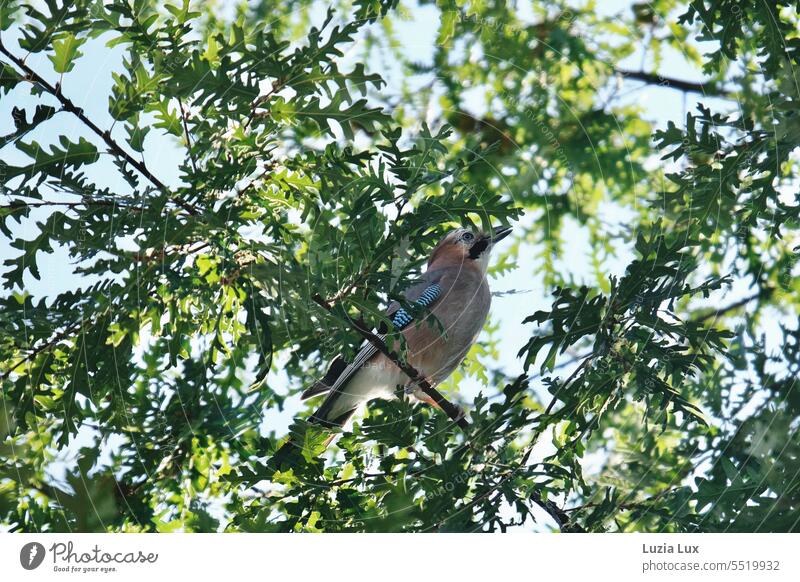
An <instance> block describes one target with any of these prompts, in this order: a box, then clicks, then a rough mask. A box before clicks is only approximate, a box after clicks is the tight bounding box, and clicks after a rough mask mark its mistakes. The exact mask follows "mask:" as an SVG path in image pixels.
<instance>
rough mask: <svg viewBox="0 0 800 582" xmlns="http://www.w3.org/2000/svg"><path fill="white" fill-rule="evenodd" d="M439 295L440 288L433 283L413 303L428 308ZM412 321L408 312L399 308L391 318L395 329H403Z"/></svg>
mask: <svg viewBox="0 0 800 582" xmlns="http://www.w3.org/2000/svg"><path fill="white" fill-rule="evenodd" d="M441 294H442V288H441V287H439V285H438V284H436V283H434V284H433V285H431V286H430V287H428V288H427V289H425V291H423V292H422V295H420V296H419V299H417V300H416V301H415V302H414V303H415V304H416V305H419V306H420V307H428V306H429V305H430V304H431V303H433V302H434V301H436V300H437V299H438V298H439V295H441ZM413 320H414V318H413V317H411V315H410V314H409V313H408V311H406V310H405V309H403V308H402V307H401V308H400V309H398V310H397V311H395V313H394V315H393V316H392V325H394V326H395V328H397V329H403V328H404V327H406V326H407V325H408V324H409V323H411V322H412V321H413Z"/></svg>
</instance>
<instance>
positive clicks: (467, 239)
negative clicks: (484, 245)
mask: <svg viewBox="0 0 800 582" xmlns="http://www.w3.org/2000/svg"><path fill="white" fill-rule="evenodd" d="M461 240H463V241H465V242H472V241H473V240H475V235H474V234H472V233H471V232H469V231H467V232H465V233H464V234H462V235H461Z"/></svg>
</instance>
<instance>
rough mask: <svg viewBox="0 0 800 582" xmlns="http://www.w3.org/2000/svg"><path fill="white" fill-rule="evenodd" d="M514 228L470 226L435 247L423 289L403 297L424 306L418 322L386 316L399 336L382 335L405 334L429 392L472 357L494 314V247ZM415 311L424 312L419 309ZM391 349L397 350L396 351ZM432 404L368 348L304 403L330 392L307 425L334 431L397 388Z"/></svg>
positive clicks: (335, 368)
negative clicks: (491, 268) (488, 276)
mask: <svg viewBox="0 0 800 582" xmlns="http://www.w3.org/2000/svg"><path fill="white" fill-rule="evenodd" d="M510 232H511V227H499V228H496V229H494V230H493V231H492V232H487V233H485V232H477V233H474V232H472V231H471V230H469V229H466V228H459V229H456V230H453V231H451V232H449V233H448V234H447V235H446V236H445V237H444V238H443V239H442V240H441V241H440V242H439V244H437V245H436V247H435V248H434V249H433V252H432V253H431V256H430V258H429V259H428V266H427V269H426V271H425V273H424V275H423V276H422V277H421V280H420V282H419V283H417V284H415V285H414V286H412V287H410V288H409V289H408V290H407V291H406V292H405V298H406V299H407V300H408V301H409V303H411V304H415V305H418V306H421V307H424V308H425V309H426V310H427V311H424V312H423V313H421V314H420V315H419V321H418V322H414V321H413V317H412V316H411V315H410V314H409V313H408V312H407V311H406V310H405V309H403V308H402V307H401V306H400V305H399V304H398V303H397V302H393V303H392V304H391V305H390V306H389V307H388V309H387V310H386V314H387V316H388V317H389V319H390V320H391V321H392V324H393V326H394V328H395V329H394V330H391V331H390V332H389V333H387V334H386V335H381V336H379V337H382V338H384V339H385V340H387V339H388V341H387V342H386V343H387V345H389V347H390V349H391V348H392V343H395V342H397V343H396V345H399V342H398V341H397V340H392V337H391V334H392V333H402V334H403V335H404V336H405V342H406V349H407V351H406V359H407V361H408V363H409V364H411V365H412V366H413V367H414V368H416V369H417V370H418V371H419V372H420V374H421V375H423V376H424V377H425V378H426V379H427V380H428V382H429V383H430V384H431V386H436V385H437V384H439V383H440V382H442V381H443V380H445V379H446V378H447V377H448V376H449V375H450V374H451V373H452V372H453V370H455V369H456V368H457V367H458V365H459V364H460V363H461V361H462V360H463V359H464V357H465V356H466V355H467V352H468V351H469V349H470V347H471V346H472V344H473V343H474V342H475V339H476V338H477V337H478V334H479V333H480V331H481V329H482V328H483V324H484V323H485V321H486V316H487V315H488V314H489V306H490V304H491V300H492V295H491V293H490V291H489V283H488V281H487V280H486V269H487V267H488V266H489V257H490V254H491V251H492V248H493V247H494V245H495V244H496V243H497V242H498V241H500V240H502V239H503V238H505V237H506V236H508V234H509V233H510ZM414 311H415V312H417V311H418V310H414ZM393 351H395V352H397V351H398V350H397V349H394V350H393ZM400 386H403V387H404V390H405V393H406V394H410V395H412V396H413V397H415V398H416V399H418V400H420V401H422V402H425V403H427V404H432V405H435V403H434V401H433V400H432V399H431V398H430V397H429V396H427V395H426V394H425V393H424V392H423V391H422V390H421V389H420V388H419V387H418V386H414V385H412V381H411V379H410V378H409V377H408V376H407V375H406V374H405V373H404V372H403V371H402V370H400V368H398V367H397V366H396V365H395V364H394V363H393V362H392V361H391V360H389V358H387V357H386V356H385V355H383V354H382V353H381V352H379V351H378V350H377V348H375V346H373V345H372V344H371V343H369V342H367V343H366V344H365V345H364V346H363V347H362V348H361V350H360V351H359V352H358V354H357V355H356V357H355V358H354V359H353V361H352V362H351V363H349V364H348V363H346V362H345V361H344V359H343V358H342V357H341V356H339V357H337V358H335V359H334V360H333V361H332V362H331V364H330V367H329V369H328V371H327V373H326V374H325V376H324V377H323V378H322V379H321V380H319V381H318V382H316V383H314V384H313V385H312V386H311V387H309V388H308V389H307V390H306V391H305V392H304V393H303V399H306V398H311V397H313V396H316V395H319V394H323V393H327V397H326V398H325V401H324V402H323V403H322V406H320V408H319V409H318V410H317V411H316V412H315V413H314V414H313V415H312V416H311V417H310V419H309V422H311V423H315V424H319V425H322V426H325V427H328V428H333V427H341V426H344V425H345V424H346V423H347V421H348V420H350V418H351V417H352V416H353V414H354V413H355V412H356V411H357V410H358V409H359V408H360V407H361V406H362V405H363V404H365V403H366V402H368V401H370V400H373V399H375V398H385V399H391V398H396V397H397V389H398V387H400Z"/></svg>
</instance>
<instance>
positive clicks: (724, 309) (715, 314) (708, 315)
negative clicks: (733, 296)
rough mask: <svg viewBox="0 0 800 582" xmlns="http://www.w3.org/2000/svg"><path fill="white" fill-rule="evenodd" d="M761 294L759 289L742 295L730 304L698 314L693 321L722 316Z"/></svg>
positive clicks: (697, 321)
mask: <svg viewBox="0 0 800 582" xmlns="http://www.w3.org/2000/svg"><path fill="white" fill-rule="evenodd" d="M761 295H762V292H761V291H759V292H758V293H755V294H754V295H750V296H748V297H744V298H742V299H740V300H739V301H735V302H734V303H731V304H730V305H726V306H725V307H721V308H719V309H714V310H712V311H710V312H709V313H705V314H703V315H700V316H698V317H696V318H695V319H694V320H693V321H695V322H696V323H701V322H703V321H707V320H709V319H717V318H719V317H722V316H723V315H725V314H727V313H729V312H731V311H735V310H736V309H739V308H740V307H744V306H745V305H747V304H748V303H750V302H751V301H754V300H756V299H758V298H759V297H761Z"/></svg>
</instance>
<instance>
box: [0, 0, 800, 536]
mask: <svg viewBox="0 0 800 582" xmlns="http://www.w3.org/2000/svg"><path fill="white" fill-rule="evenodd" d="M518 4H519V5H518ZM522 4H524V5H525V6H524V10H523V9H522V8H521V5H522ZM600 4H601V3H595V2H592V1H586V2H583V1H581V2H563V1H560V0H543V1H541V2H538V1H537V2H532V3H516V2H507V1H499V0H469V1H467V0H464V1H461V0H456V1H453V0H435V1H431V0H420V1H419V2H405V1H403V2H399V1H398V0H355V1H354V2H341V3H337V4H334V5H331V6H327V5H323V4H322V3H316V2H309V1H307V0H292V1H289V2H273V1H271V0H262V1H260V2H231V3H221V4H217V3H207V2H195V1H193V0H192V1H190V0H178V1H176V0H171V1H168V2H156V1H154V0H110V1H105V2H102V1H99V0H75V1H72V0H43V1H42V2H20V1H18V0H0V98H1V99H2V101H1V102H0V103H1V104H0V115H2V118H1V119H0V178H1V180H2V201H0V237H1V238H2V240H3V245H2V259H3V265H2V270H1V271H0V273H1V275H0V278H1V279H2V293H0V302H1V303H2V306H1V307H0V353H1V354H2V358H0V400H1V401H2V404H1V405H2V410H1V411H0V527H2V528H3V529H4V530H11V531H162V532H163V531H175V530H185V531H404V532H415V531H498V530H499V531H506V530H507V529H508V528H510V527H517V526H521V527H524V528H528V529H536V530H549V529H558V530H562V531H591V532H601V531H797V530H798V529H800V438H798V435H797V430H798V428H799V427H800V391H798V387H797V385H796V384H797V383H796V378H797V376H798V374H799V373H800V325H799V324H800V322H798V306H800V284H799V283H798V281H797V278H796V275H797V271H798V268H799V267H798V266H797V263H798V259H800V254H799V253H800V239H799V238H798V226H799V224H798V221H799V220H800V200H798V196H797V192H798V160H800V156H798V152H799V151H800V150H799V149H798V146H800V109H798V101H800V83H798V76H797V71H798V70H797V67H798V66H800V34H798V25H799V23H800V17H799V16H798V11H799V10H800V2H796V1H794V2H793V1H789V0H777V1H773V2H761V1H757V0H694V1H692V2H681V1H678V0H655V1H653V2H642V3H639V2H634V3H632V4H631V5H630V6H627V7H625V8H624V9H622V10H621V11H619V12H615V13H613V14H611V13H608V12H607V11H604V10H603V9H601V7H600V6H599V5H600ZM422 21H425V22H427V23H429V24H430V23H432V25H431V26H432V27H431V28H430V31H431V34H432V35H433V36H434V37H435V38H429V39H427V41H428V42H429V43H430V45H431V50H430V54H426V55H425V56H424V57H421V56H420V55H419V54H418V53H417V52H415V50H413V47H411V46H410V45H409V43H410V39H409V32H408V30H409V27H412V29H413V27H414V26H415V23H417V24H416V25H418V24H419V23H420V22H422ZM424 30H428V29H424ZM676 55H677V56H676ZM106 57H107V58H108V63H110V64H106V61H105V60H104V59H105V58H106ZM640 57H641V66H640V67H638V66H626V63H631V62H636V63H639V61H640ZM675 59H678V60H680V61H681V62H686V63H687V64H688V65H687V70H688V69H691V67H695V68H696V70H698V71H701V72H702V81H692V80H691V79H688V78H676V76H675V75H672V76H670V75H668V74H667V73H666V72H664V67H665V63H667V64H668V63H669V62H671V61H674V60H675ZM82 67H83V68H82ZM90 69H91V70H90ZM677 77H680V75H678V76H677ZM648 90H659V91H662V92H665V93H661V95H662V97H663V96H664V95H666V98H667V99H671V100H673V101H675V102H682V103H683V104H684V105H683V106H684V109H685V113H684V114H683V115H682V116H678V117H675V118H673V119H671V120H669V121H668V122H667V123H657V122H655V121H653V120H651V118H650V117H648V111H647V107H646V106H645V105H643V104H642V103H640V102H638V101H637V99H636V98H635V95H636V94H637V92H643V91H648ZM632 95H633V97H634V98H631V96H632ZM464 224H466V225H474V226H483V227H488V226H490V225H497V224H513V225H514V226H515V238H514V242H513V243H512V244H508V245H506V246H505V247H504V248H503V249H500V253H499V255H498V256H496V257H495V260H494V266H493V267H492V268H491V270H490V276H492V277H494V278H495V279H496V278H498V277H500V276H502V275H506V274H509V273H511V274H512V275H513V274H514V273H517V274H518V275H519V274H520V273H521V275H519V276H520V279H517V280H521V281H523V282H524V283H525V284H527V285H528V286H529V287H534V288H538V289H543V290H544V300H543V301H540V302H539V303H537V305H538V307H531V308H530V309H529V311H528V312H526V313H518V314H516V315H517V319H518V322H522V323H523V324H524V329H525V330H526V331H525V333H526V334H527V335H526V336H518V335H516V334H504V329H505V327H504V325H498V323H497V319H496V317H493V319H492V320H491V322H490V324H489V325H487V329H486V331H485V333H484V334H483V335H482V336H481V339H480V342H479V343H478V344H477V345H476V346H475V348H474V349H473V350H472V351H471V352H470V354H469V356H468V357H467V360H466V361H465V363H464V365H463V366H462V367H461V368H460V369H459V370H458V371H457V372H456V373H455V374H454V376H453V378H452V379H451V380H450V381H448V382H447V383H446V384H445V385H444V386H442V387H441V389H442V391H443V392H444V394H445V395H446V396H447V397H448V398H449V399H452V400H454V401H457V402H459V403H460V404H461V405H462V406H463V407H464V408H465V409H466V410H467V411H468V419H469V426H468V427H466V428H459V427H457V426H455V425H454V424H453V422H452V421H451V420H450V419H449V418H448V417H447V416H446V415H444V414H442V413H441V412H439V411H436V410H434V409H430V408H427V407H419V406H412V405H411V404H409V403H407V402H405V401H403V400H397V401H391V402H386V401H381V402H374V403H372V404H371V405H370V406H369V408H368V410H367V411H366V413H365V414H364V415H363V416H362V417H360V418H358V419H357V421H356V422H355V424H354V425H353V426H352V427H350V428H348V429H347V430H345V431H344V432H343V434H341V435H340V436H339V438H338V440H337V441H336V443H335V445H334V446H332V447H331V448H330V449H329V450H328V451H327V452H326V451H325V448H324V444H323V442H324V440H325V437H326V436H327V435H326V434H323V433H322V432H321V431H319V430H318V429H315V428H314V427H308V426H307V425H305V424H304V422H303V418H304V417H305V416H307V415H308V414H309V413H310V412H311V410H312V406H313V404H310V405H308V406H305V405H300V404H299V393H300V392H301V391H302V389H303V388H304V387H305V386H307V385H308V384H309V383H311V382H312V381H313V380H314V379H315V378H316V377H318V376H319V375H321V374H322V373H324V370H325V365H326V363H327V361H329V360H330V358H331V357H332V356H333V355H335V354H338V353H343V354H345V355H346V356H352V355H353V353H354V351H355V350H356V349H357V347H358V345H359V344H360V343H361V340H362V338H361V337H360V335H359V334H358V333H357V332H356V331H355V330H354V328H353V325H352V322H353V321H354V320H358V319H359V318H362V319H363V321H364V322H365V323H366V324H367V325H369V326H374V327H376V328H377V327H378V326H379V325H380V324H381V323H382V322H383V323H386V320H385V318H384V317H383V315H382V306H384V305H386V303H387V302H388V301H390V300H393V299H401V298H402V291H403V289H404V288H405V287H407V286H408V285H410V284H412V283H413V281H414V279H415V278H416V277H417V276H418V275H419V274H420V273H421V271H422V270H423V269H424V258H425V256H426V254H427V253H429V252H430V250H431V248H432V246H433V245H434V244H435V243H436V242H437V240H438V239H439V238H440V237H441V236H442V235H443V234H444V233H445V232H446V231H447V230H449V229H450V228H452V227H453V226H454V225H464ZM577 241H585V244H583V246H582V247H581V248H579V249H578V250H577V253H578V254H577V255H576V248H575V247H576V245H580V244H581V243H579V242H577ZM575 256H580V257H581V260H580V261H579V262H581V263H582V264H581V265H580V268H573V267H575V265H574V262H575V258H574V257H575ZM501 290H502V289H501ZM315 296H319V297H322V298H325V300H326V301H328V302H329V303H330V304H331V305H332V307H333V309H332V310H331V311H330V312H328V311H326V310H324V309H322V308H321V307H320V306H319V305H318V304H317V303H316V302H315V301H314V300H313V298H314V297H315ZM538 299H541V298H538ZM502 301H503V298H502V297H500V296H498V297H496V298H495V306H496V307H495V308H496V309H499V308H500V307H497V306H502ZM532 303H533V300H532ZM515 329H516V328H515ZM508 362H514V364H513V365H511V364H508ZM470 382H471V383H473V384H477V385H479V386H480V389H479V390H478V391H477V395H476V396H475V397H474V398H473V397H472V396H469V397H467V396H466V395H465V394H468V393H469V391H467V390H464V391H462V392H461V395H459V385H467V384H468V383H470ZM298 407H300V412H299V414H298V417H297V419H296V420H295V422H294V423H293V424H292V425H291V426H290V427H289V428H288V429H287V428H285V425H284V424H280V423H279V422H278V419H285V418H286V417H287V415H291V412H292V411H294V410H297V408H298ZM290 433H293V434H294V435H295V438H296V439H297V442H300V443H302V450H301V451H300V454H298V456H297V458H296V459H295V461H294V462H293V464H292V465H291V467H290V468H288V469H287V468H285V467H283V468H281V470H277V471H276V470H275V467H274V466H271V465H270V463H269V460H270V458H271V456H272V453H273V452H274V451H275V450H276V449H277V448H278V447H279V446H280V444H281V443H282V442H284V441H285V440H286V439H287V438H288V435H289V434H290Z"/></svg>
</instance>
